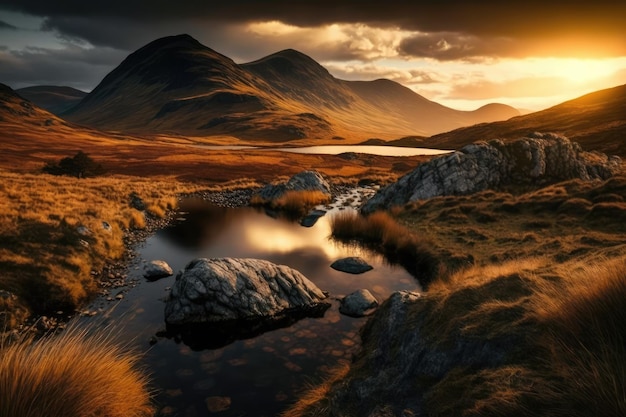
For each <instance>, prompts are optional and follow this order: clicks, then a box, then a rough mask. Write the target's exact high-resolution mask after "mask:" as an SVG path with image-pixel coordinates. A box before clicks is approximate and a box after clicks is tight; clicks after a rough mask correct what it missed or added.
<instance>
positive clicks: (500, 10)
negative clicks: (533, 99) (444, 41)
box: [0, 0, 626, 38]
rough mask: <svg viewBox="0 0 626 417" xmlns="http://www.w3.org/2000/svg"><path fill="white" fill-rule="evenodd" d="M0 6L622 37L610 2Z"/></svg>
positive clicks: (6, 3) (23, 0)
mask: <svg viewBox="0 0 626 417" xmlns="http://www.w3.org/2000/svg"><path fill="white" fill-rule="evenodd" d="M0 7H4V8H8V9H11V10H15V11H21V12H25V13H29V14H34V15H38V16H47V17H50V18H51V19H52V20H53V21H54V19H57V18H60V17H65V18H87V19H90V18H103V17H109V18H120V17H122V18H127V19H130V20H132V21H158V20H162V21H163V20H177V19H183V20H185V19H212V20H215V21H228V22H248V21H258V20H280V21H282V22H285V23H290V24H294V25H298V26H317V25H321V24H326V23H339V22H343V23H357V22H360V23H367V24H371V25H379V26H396V27H401V28H405V29H410V30H419V31H423V32H458V33H465V34H472V35H476V36H489V37H492V36H503V37H516V38H517V37H524V36H527V35H529V34H530V35H532V36H539V37H541V36H550V35H554V34H556V33H563V32H568V33H572V34H573V33H578V34H585V33H587V34H590V35H594V36H595V35H598V36H620V37H622V36H623V28H624V26H625V25H626V21H625V19H626V2H624V1H614V0H596V1H584V2H583V1H577V0H573V1H572V0H569V1H564V0H556V1H541V2H540V1H535V0H529V1H524V2H497V3H496V2H492V1H489V2H486V1H483V2H470V1H465V0H439V1H436V2H435V1H428V2H426V1H421V2H420V1H413V2H408V1H405V0H403V1H394V0H388V1H384V2H363V1H360V0H343V1H339V0H333V1H327V0H318V1H284V0H277V1H262V0H261V1H252V0H239V1H222V2H207V1H204V0H187V1H183V0H181V1H171V0H153V1H138V0H109V1H106V2H86V1H84V0H57V1H49V0H2V3H1V4H0Z"/></svg>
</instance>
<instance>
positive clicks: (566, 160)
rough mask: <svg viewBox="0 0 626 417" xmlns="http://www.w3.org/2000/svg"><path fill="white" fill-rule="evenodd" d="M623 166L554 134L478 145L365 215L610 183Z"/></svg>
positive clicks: (442, 160)
mask: <svg viewBox="0 0 626 417" xmlns="http://www.w3.org/2000/svg"><path fill="white" fill-rule="evenodd" d="M620 166H621V160H620V158H619V157H617V156H613V157H608V156H606V155H604V154H600V153H588V152H583V151H582V150H581V148H580V146H579V145H578V144H577V143H573V142H570V141H569V140H568V139H567V138H565V137H563V136H559V135H556V134H552V133H547V134H542V133H533V134H531V135H529V137H526V138H521V139H517V140H515V141H512V142H503V141H501V140H492V141H489V142H476V143H472V144H470V145H467V146H464V147H463V148H461V149H460V150H458V151H456V152H453V153H450V154H447V155H443V156H440V157H437V158H434V159H432V160H430V161H428V162H426V163H424V164H421V165H419V166H418V167H417V168H416V169H414V170H413V171H411V172H410V173H408V174H406V175H405V176H403V177H402V178H400V179H399V180H398V181H397V182H396V183H394V184H391V185H389V186H387V187H385V188H383V189H381V190H380V191H379V192H378V193H377V194H376V195H375V196H374V197H372V198H371V199H370V200H369V201H368V202H367V203H365V205H364V206H363V208H362V212H364V213H371V212H373V211H376V210H379V209H387V208H389V207H391V206H398V205H404V204H406V203H407V202H409V201H415V200H423V199H428V198H432V197H436V196H444V195H465V194H472V193H476V192H478V191H482V190H486V189H489V188H497V187H501V186H506V185H509V184H531V185H538V186H541V185H547V184H551V183H555V182H558V181H564V180H568V179H575V178H580V179H583V180H591V179H606V178H609V177H610V176H612V175H614V174H615V173H616V172H618V171H619V170H620Z"/></svg>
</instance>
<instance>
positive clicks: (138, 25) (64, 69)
mask: <svg viewBox="0 0 626 417" xmlns="http://www.w3.org/2000/svg"><path fill="white" fill-rule="evenodd" d="M181 33H188V34H189V35H191V36H193V37H194V38H196V39H197V40H198V41H200V42H201V43H202V44H204V45H206V46H208V47H209V48H211V49H214V50H216V51H217V52H219V53H221V54H223V55H226V56H228V57H230V58H232V59H233V60H234V61H235V62H237V63H244V62H250V61H254V60H256V59H259V58H262V57H264V56H267V55H269V54H271V53H274V52H277V51H279V50H282V49H287V48H293V49H296V50H298V51H300V52H303V53H305V54H307V55H309V56H310V57H311V58H313V59H315V60H316V61H317V62H319V63H320V64H322V65H323V66H324V67H326V68H327V69H328V70H329V71H330V73H331V74H333V75H334V76H335V77H337V78H340V79H345V80H374V79H378V78H388V79H391V80H394V81H397V82H399V83H401V84H403V85H405V86H407V87H409V88H411V89H412V90H414V91H415V92H417V93H418V94H420V95H422V96H424V97H426V98H428V99H430V100H433V101H436V102H438V103H441V104H443V105H446V106H449V107H453V108H456V109H461V110H473V109H476V108H478V107H480V106H482V105H484V104H487V103H491V102H499V103H505V104H509V105H512V106H514V107H517V108H521V109H527V110H540V109H543V108H547V107H550V106H552V105H556V104H558V103H561V102H563V101H566V100H569V99H572V98H576V97H579V96H581V95H583V94H586V93H589V92H592V91H596V90H600V89H603V88H608V87H614V86H617V85H622V84H626V0H587V1H584V2H583V1H578V0H569V1H563V0H552V1H550V0H544V1H535V0H529V1H525V2H523V1H519V2H510V1H509V2H507V1H498V2H494V1H467V0H466V1H461V0H439V1H435V0H422V1H415V0H414V1H394V0H380V1H363V0H361V1H357V0H344V1H341V0H335V1H326V0H318V1H297V0H291V1H284V0H275V1H264V0H257V1H250V0H229V1H223V2H216V1H210V2H209V1H205V0H176V1H173V0H152V1H138V0H108V1H106V2H87V1H85V0H54V1H51V0H0V83H4V84H7V85H9V86H10V87H12V88H14V89H17V88H22V87H27V86H31V85H64V86H71V87H74V88H78V89H80V90H83V91H90V90H92V89H93V88H95V87H96V85H97V84H98V83H99V82H100V81H101V80H102V78H104V76H105V75H106V74H107V73H108V72H110V71H111V70H113V69H114V68H115V67H116V66H117V65H118V64H119V63H120V62H121V61H122V60H123V59H124V58H125V57H126V56H128V55H129V54H130V53H132V52H133V51H135V50H137V49H138V48H140V47H142V46H143V45H145V44H147V43H149V42H151V41H153V40H155V39H157V38H160V37H164V36H170V35H177V34H181Z"/></svg>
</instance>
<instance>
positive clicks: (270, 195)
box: [255, 171, 330, 202]
mask: <svg viewBox="0 0 626 417" xmlns="http://www.w3.org/2000/svg"><path fill="white" fill-rule="evenodd" d="M288 191H320V192H322V193H324V194H326V195H328V196H329V197H330V185H329V184H328V181H326V179H324V177H323V176H322V174H320V173H319V172H317V171H302V172H300V173H298V174H296V175H294V176H293V177H291V178H290V179H289V181H287V182H286V183H281V184H268V185H266V186H265V187H263V188H262V189H261V190H260V191H259V192H258V193H257V194H256V195H255V196H256V197H257V198H259V199H260V200H261V201H264V202H270V201H273V200H277V199H279V198H280V197H282V196H283V195H284V194H285V193H286V192H288Z"/></svg>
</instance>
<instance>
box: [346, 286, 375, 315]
mask: <svg viewBox="0 0 626 417" xmlns="http://www.w3.org/2000/svg"><path fill="white" fill-rule="evenodd" d="M376 307H378V300H377V299H376V298H375V297H374V296H373V295H372V293H371V292H369V291H368V290H357V291H355V292H353V293H352V294H350V295H347V296H345V297H344V298H343V299H342V300H341V304H340V305H339V312H340V313H342V314H345V315H346V316H351V317H364V316H368V315H370V314H372V313H373V312H374V311H375V310H376Z"/></svg>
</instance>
